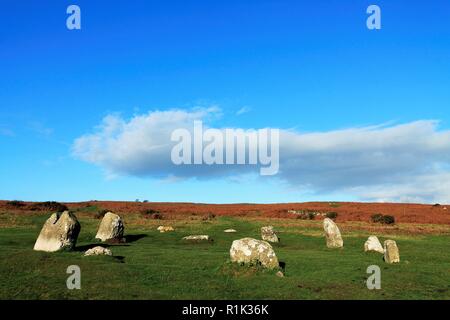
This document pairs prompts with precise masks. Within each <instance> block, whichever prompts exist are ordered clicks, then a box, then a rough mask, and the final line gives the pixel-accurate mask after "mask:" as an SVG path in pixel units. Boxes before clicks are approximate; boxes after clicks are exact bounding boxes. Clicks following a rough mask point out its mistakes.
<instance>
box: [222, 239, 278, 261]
mask: <svg viewBox="0 0 450 320" xmlns="http://www.w3.org/2000/svg"><path fill="white" fill-rule="evenodd" d="M230 258H231V261H232V262H238V263H260V264H261V265H262V266H264V267H266V268H268V269H275V268H278V267H279V262H278V258H277V256H276V254H275V252H274V251H273V248H272V246H271V245H270V244H269V243H268V242H266V241H262V240H256V239H253V238H243V239H240V240H234V241H233V244H232V245H231V248H230Z"/></svg>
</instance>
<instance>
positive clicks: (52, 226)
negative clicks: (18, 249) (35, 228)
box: [34, 211, 81, 252]
mask: <svg viewBox="0 0 450 320" xmlns="http://www.w3.org/2000/svg"><path fill="white" fill-rule="evenodd" d="M80 229H81V226H80V223H79V222H78V220H77V217H76V216H75V215H74V214H72V213H70V212H69V211H64V212H63V213H54V214H52V215H51V216H50V218H48V219H47V221H46V222H45V223H44V226H43V227H42V230H41V233H40V234H39V237H38V238H37V240H36V243H35V244H34V250H36V251H47V252H55V251H58V250H61V249H68V250H71V249H72V248H73V247H75V244H76V242H77V238H78V234H79V233H80Z"/></svg>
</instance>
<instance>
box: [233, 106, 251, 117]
mask: <svg viewBox="0 0 450 320" xmlns="http://www.w3.org/2000/svg"><path fill="white" fill-rule="evenodd" d="M251 110H252V109H251V108H250V107H242V108H240V109H239V110H238V111H237V112H236V115H237V116H240V115H242V114H244V113H247V112H250V111H251Z"/></svg>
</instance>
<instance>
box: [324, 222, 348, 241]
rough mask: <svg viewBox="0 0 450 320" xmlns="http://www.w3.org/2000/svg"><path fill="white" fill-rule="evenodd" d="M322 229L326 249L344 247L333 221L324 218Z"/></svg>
mask: <svg viewBox="0 0 450 320" xmlns="http://www.w3.org/2000/svg"><path fill="white" fill-rule="evenodd" d="M323 229H324V230H325V236H326V238H327V247H328V248H342V247H343V246H344V241H343V240H342V236H341V232H340V231H339V228H338V226H337V225H336V223H334V221H333V220H331V219H329V218H325V219H324V220H323Z"/></svg>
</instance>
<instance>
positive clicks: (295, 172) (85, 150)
mask: <svg viewBox="0 0 450 320" xmlns="http://www.w3.org/2000/svg"><path fill="white" fill-rule="evenodd" d="M218 114H220V110H219V109H218V108H208V109H196V110H170V111H154V112H149V113H147V114H142V115H136V116H134V117H133V118H131V119H124V118H123V117H121V116H119V115H108V116H106V117H105V118H104V119H103V121H102V122H101V124H100V125H98V126H97V127H96V128H95V129H94V130H93V132H92V133H89V134H86V135H83V136H81V137H79V138H77V139H76V140H75V142H74V144H73V154H74V155H75V156H76V157H77V158H78V159H81V160H83V161H86V162H89V163H93V164H95V165H98V166H99V167H101V168H103V169H104V170H105V172H106V173H107V174H108V175H110V176H114V175H132V176H138V177H147V176H148V177H155V178H161V179H167V178H170V179H174V180H176V179H180V178H197V179H212V178H224V177H233V176H239V175H244V174H251V173H256V172H258V168H257V167H255V166H250V165H210V166H208V165H181V166H176V165H174V164H173V163H172V161H171V158H170V155H171V150H172V147H173V146H174V145H175V144H176V143H175V142H172V141H171V140H170V137H171V133H172V132H173V130H175V129H179V128H186V129H188V130H189V128H192V126H193V121H194V120H202V121H203V122H204V123H210V122H211V119H214V118H215V117H217V115H218ZM219 129H224V128H219ZM279 168H280V169H279V173H278V175H277V176H276V178H278V179H281V180H282V181H285V182H287V183H288V184H290V185H291V186H293V187H296V188H299V189H300V188H301V189H307V190H310V191H311V192H315V193H318V194H328V193H335V192H339V193H346V194H350V195H353V196H355V197H357V198H359V199H361V200H367V201H403V202H442V203H445V202H450V201H449V200H450V182H448V181H450V179H449V178H450V131H445V130H439V123H438V122H437V121H432V120H422V121H416V122H411V123H406V124H399V125H379V126H371V127H361V128H349V129H342V130H335V131H326V132H307V133H302V132H297V131H295V130H280V164H279ZM272 178H273V177H272ZM261 179H271V178H270V177H261Z"/></svg>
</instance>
